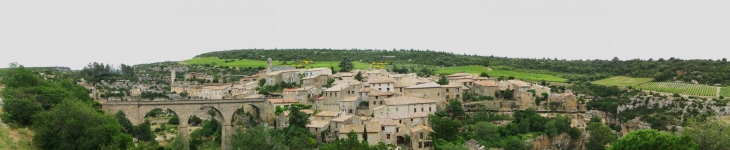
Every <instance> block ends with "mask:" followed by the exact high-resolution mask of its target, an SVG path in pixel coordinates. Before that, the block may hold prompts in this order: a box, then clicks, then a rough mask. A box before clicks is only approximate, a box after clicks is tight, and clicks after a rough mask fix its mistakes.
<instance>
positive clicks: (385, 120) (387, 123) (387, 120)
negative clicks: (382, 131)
mask: <svg viewBox="0 0 730 150" xmlns="http://www.w3.org/2000/svg"><path fill="white" fill-rule="evenodd" d="M370 122H380V126H394V125H395V121H394V120H393V119H390V118H372V119H371V120H370Z"/></svg>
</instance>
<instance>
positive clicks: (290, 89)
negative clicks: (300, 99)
mask: <svg viewBox="0 0 730 150" xmlns="http://www.w3.org/2000/svg"><path fill="white" fill-rule="evenodd" d="M296 91H297V88H288V89H284V90H283V91H282V92H296Z"/></svg>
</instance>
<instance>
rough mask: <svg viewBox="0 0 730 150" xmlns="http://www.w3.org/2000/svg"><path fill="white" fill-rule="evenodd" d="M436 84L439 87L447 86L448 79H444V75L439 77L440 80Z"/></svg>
mask: <svg viewBox="0 0 730 150" xmlns="http://www.w3.org/2000/svg"><path fill="white" fill-rule="evenodd" d="M436 83H438V84H439V85H449V79H446V75H441V78H439V80H438V82H436Z"/></svg>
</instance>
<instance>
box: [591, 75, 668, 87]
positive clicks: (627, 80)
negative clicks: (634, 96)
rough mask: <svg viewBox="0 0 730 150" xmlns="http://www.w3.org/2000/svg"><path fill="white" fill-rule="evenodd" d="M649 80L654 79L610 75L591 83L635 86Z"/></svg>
mask: <svg viewBox="0 0 730 150" xmlns="http://www.w3.org/2000/svg"><path fill="white" fill-rule="evenodd" d="M651 80H654V79H652V78H632V77H627V76H615V77H610V78H606V79H601V80H598V81H593V82H591V83H593V84H598V85H605V86H614V85H615V86H636V85H639V84H642V83H646V82H650V81H651Z"/></svg>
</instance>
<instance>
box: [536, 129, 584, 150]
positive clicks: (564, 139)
mask: <svg viewBox="0 0 730 150" xmlns="http://www.w3.org/2000/svg"><path fill="white" fill-rule="evenodd" d="M583 141H587V137H586V134H581V136H580V137H579V138H577V139H572V138H571V137H570V136H568V134H567V133H563V134H559V135H557V136H555V137H552V138H551V137H548V136H547V135H541V136H538V137H536V138H535V139H532V148H531V149H532V150H562V149H571V150H585V149H586V148H585V142H583Z"/></svg>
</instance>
